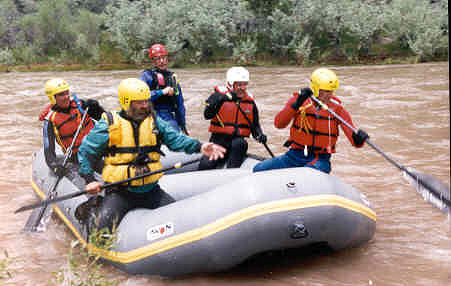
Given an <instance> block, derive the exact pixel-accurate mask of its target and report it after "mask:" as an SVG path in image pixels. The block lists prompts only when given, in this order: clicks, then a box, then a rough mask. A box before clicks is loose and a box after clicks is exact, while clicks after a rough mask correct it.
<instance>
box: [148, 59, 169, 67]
mask: <svg viewBox="0 0 451 286" xmlns="http://www.w3.org/2000/svg"><path fill="white" fill-rule="evenodd" d="M152 62H153V64H154V65H155V66H156V67H157V68H159V69H160V70H165V69H167V68H168V62H169V60H168V56H159V57H154V58H153V59H152Z"/></svg>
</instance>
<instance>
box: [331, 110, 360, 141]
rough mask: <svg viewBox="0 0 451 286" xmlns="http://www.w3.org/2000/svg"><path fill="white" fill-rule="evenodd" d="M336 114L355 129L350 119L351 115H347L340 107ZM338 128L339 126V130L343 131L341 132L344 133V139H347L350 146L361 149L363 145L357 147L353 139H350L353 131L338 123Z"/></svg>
mask: <svg viewBox="0 0 451 286" xmlns="http://www.w3.org/2000/svg"><path fill="white" fill-rule="evenodd" d="M336 112H337V114H338V115H339V116H340V117H341V118H343V120H344V121H346V122H348V123H349V124H350V125H351V126H352V127H354V128H355V126H354V123H353V122H352V119H351V115H350V114H349V112H348V111H347V110H346V109H344V108H343V107H341V106H340V107H339V108H338V109H337V110H336ZM340 126H341V129H342V130H343V132H344V133H345V135H346V137H347V138H348V140H349V142H351V144H352V146H354V147H356V148H360V147H363V144H362V145H360V146H357V144H356V143H355V142H354V139H353V138H352V132H353V131H352V130H351V129H349V128H348V127H347V126H346V125H344V124H343V123H341V122H340ZM356 129H357V128H356Z"/></svg>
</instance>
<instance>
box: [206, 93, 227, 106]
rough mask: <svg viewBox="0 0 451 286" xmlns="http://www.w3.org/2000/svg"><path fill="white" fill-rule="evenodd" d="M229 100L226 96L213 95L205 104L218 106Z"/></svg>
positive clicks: (220, 94)
mask: <svg viewBox="0 0 451 286" xmlns="http://www.w3.org/2000/svg"><path fill="white" fill-rule="evenodd" d="M228 99H229V98H228V97H227V95H225V94H222V93H219V94H217V95H213V96H211V97H210V98H209V99H208V100H207V103H209V104H211V105H214V106H215V105H219V104H222V103H223V102H224V101H226V100H228Z"/></svg>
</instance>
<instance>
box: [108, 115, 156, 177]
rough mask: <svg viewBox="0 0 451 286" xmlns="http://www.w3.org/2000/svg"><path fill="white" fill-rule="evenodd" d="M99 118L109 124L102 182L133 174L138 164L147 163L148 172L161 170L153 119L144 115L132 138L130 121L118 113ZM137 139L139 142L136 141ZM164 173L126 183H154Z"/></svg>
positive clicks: (132, 132) (133, 175)
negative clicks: (136, 133)
mask: <svg viewBox="0 0 451 286" xmlns="http://www.w3.org/2000/svg"><path fill="white" fill-rule="evenodd" d="M102 117H103V118H104V119H106V120H107V122H108V124H109V128H108V132H109V142H108V146H109V149H108V153H107V154H106V155H105V158H104V161H105V167H104V168H103V171H102V178H103V180H104V181H105V182H108V183H113V182H117V181H120V180H124V179H127V178H131V177H135V176H136V172H135V171H136V166H137V165H141V166H142V165H147V167H148V168H149V171H150V172H154V171H157V170H160V169H162V167H163V166H162V165H161V162H160V153H161V151H160V145H161V144H160V142H159V139H158V136H157V134H156V133H155V132H153V130H154V129H155V130H157V129H156V128H154V124H155V122H154V120H153V118H152V116H149V117H147V118H146V119H144V121H142V122H141V123H140V125H139V127H138V136H136V138H135V134H134V131H133V126H132V123H131V122H130V121H129V120H127V119H125V118H123V117H121V116H120V115H119V113H118V112H111V113H110V112H107V113H104V114H102ZM135 140H136V141H138V142H135ZM162 176H163V173H162V172H161V173H158V174H155V175H152V176H148V177H144V178H142V179H138V180H133V181H131V182H129V183H128V185H129V186H142V185H147V184H151V183H154V182H156V181H158V179H160V178H161V177H162Z"/></svg>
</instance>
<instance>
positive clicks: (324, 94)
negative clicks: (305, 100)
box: [318, 89, 334, 103]
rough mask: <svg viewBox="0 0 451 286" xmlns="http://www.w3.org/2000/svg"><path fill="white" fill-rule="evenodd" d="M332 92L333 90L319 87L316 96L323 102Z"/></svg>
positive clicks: (326, 100)
mask: <svg viewBox="0 0 451 286" xmlns="http://www.w3.org/2000/svg"><path fill="white" fill-rule="evenodd" d="M333 94H334V91H333V90H324V89H320V90H319V92H318V98H319V100H321V101H322V102H324V103H328V102H329V100H330V97H331V96H332V95H333Z"/></svg>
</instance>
